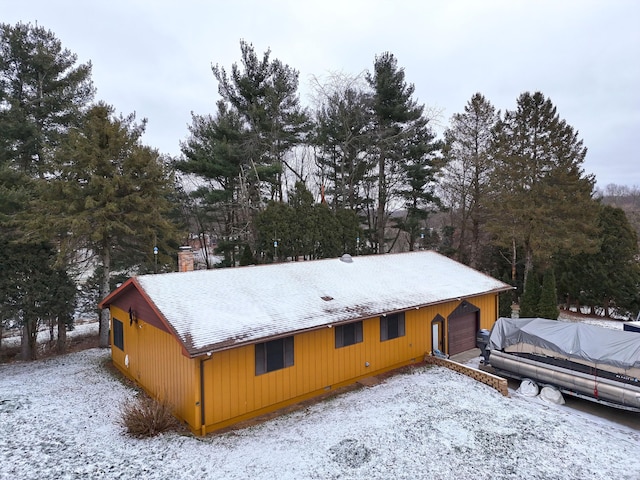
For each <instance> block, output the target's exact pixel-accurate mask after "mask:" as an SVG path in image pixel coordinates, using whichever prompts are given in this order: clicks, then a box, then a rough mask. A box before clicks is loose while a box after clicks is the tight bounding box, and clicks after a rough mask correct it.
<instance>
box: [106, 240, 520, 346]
mask: <svg viewBox="0 0 640 480" xmlns="http://www.w3.org/2000/svg"><path fill="white" fill-rule="evenodd" d="M131 282H132V283H133V284H134V285H136V286H137V288H138V289H139V290H140V291H141V292H142V293H143V295H144V296H145V297H146V299H147V301H150V302H151V303H152V304H153V305H154V307H155V308H154V309H155V310H156V312H158V313H159V315H160V316H161V317H162V319H163V320H164V321H166V323H167V324H168V325H169V326H170V327H171V329H172V330H173V331H174V332H175V333H176V334H177V336H178V337H179V339H180V340H181V341H182V343H183V345H184V346H185V348H186V350H187V352H188V353H189V355H192V356H195V355H197V354H202V353H204V352H208V351H215V350H220V349H224V348H229V347H232V346H237V345H241V344H245V343H252V342H255V341H258V340H260V339H264V338H271V337H276V336H279V335H286V334H290V333H292V332H298V331H304V330H310V329H315V328H319V327H322V326H325V325H330V324H335V323H340V322H347V321H353V320H357V319H362V318H369V317H375V316H378V315H381V314H383V313H390V312H394V311H400V310H407V309H411V308H418V307H421V306H425V305H431V304H435V303H441V302H445V301H448V300H456V299H462V298H465V297H471V296H476V295H481V294H484V293H489V292H499V291H505V290H509V289H511V286H509V285H507V284H505V283H503V282H500V281H498V280H496V279H494V278H491V277H489V276H487V275H484V274H483V273H480V272H478V271H476V270H474V269H472V268H470V267H467V266H465V265H462V264H460V263H458V262H456V261H454V260H451V259H450V258H447V257H445V256H443V255H440V254H438V253H435V252H432V251H423V252H409V253H398V254H387V255H371V256H357V257H353V258H352V262H350V263H349V262H345V261H342V260H341V259H337V258H336V259H326V260H315V261H307V262H290V263H280V264H271V265H261V266H253V267H241V268H224V269H215V270H197V271H192V272H180V273H167V274H159V275H144V276H139V277H134V278H133V279H131ZM127 285H130V282H127V283H126V284H124V285H123V286H122V287H120V289H119V290H122V289H124V288H126V287H127ZM117 296H118V290H116V291H114V292H113V293H112V294H111V295H109V297H107V298H106V299H105V300H104V301H103V302H102V305H103V306H104V305H108V304H110V303H113V302H112V300H113V299H114V298H116V297H117Z"/></svg>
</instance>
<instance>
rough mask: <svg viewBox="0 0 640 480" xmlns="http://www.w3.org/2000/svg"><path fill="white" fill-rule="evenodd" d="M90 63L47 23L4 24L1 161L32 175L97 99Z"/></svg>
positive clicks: (0, 29) (0, 41)
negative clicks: (66, 45)
mask: <svg viewBox="0 0 640 480" xmlns="http://www.w3.org/2000/svg"><path fill="white" fill-rule="evenodd" d="M90 76H91V63H86V64H81V65H78V64H77V56H76V55H75V54H73V53H71V52H70V51H69V50H67V49H63V48H62V45H61V43H60V41H59V40H58V39H57V38H56V37H55V35H54V34H53V33H52V32H51V31H48V30H46V29H44V28H43V27H40V26H37V25H36V26H33V25H31V24H23V23H18V24H16V25H15V26H11V25H8V24H1V25H0V165H3V164H7V163H8V164H10V165H12V166H13V167H14V168H15V169H17V170H19V171H22V172H24V173H25V174H27V175H29V176H32V177H43V176H45V175H46V174H47V172H49V171H50V166H49V164H48V162H49V161H50V160H51V158H52V152H53V151H54V150H55V148H56V147H57V146H58V145H59V144H60V141H61V139H62V137H63V136H64V134H65V133H66V132H67V131H68V129H69V128H70V127H72V126H77V125H78V122H79V120H80V116H81V113H82V111H83V109H84V108H85V107H86V106H87V105H88V104H89V102H90V101H91V99H92V98H93V94H94V89H93V85H92V83H91V77H90Z"/></svg>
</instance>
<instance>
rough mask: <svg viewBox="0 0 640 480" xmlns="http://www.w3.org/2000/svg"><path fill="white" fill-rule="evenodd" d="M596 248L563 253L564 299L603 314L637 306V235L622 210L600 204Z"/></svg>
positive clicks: (639, 306)
mask: <svg viewBox="0 0 640 480" xmlns="http://www.w3.org/2000/svg"><path fill="white" fill-rule="evenodd" d="M598 227H599V230H598V236H597V237H596V238H597V243H598V245H599V248H598V250H597V251H596V252H595V253H583V254H578V255H565V256H562V257H561V258H560V259H559V261H558V264H557V266H556V270H557V271H559V272H561V274H560V281H559V284H560V286H561V289H562V290H561V291H562V292H566V294H567V295H568V297H569V298H568V299H567V303H569V304H570V305H571V304H573V305H576V306H577V307H580V306H581V305H583V306H589V307H591V310H592V312H593V313H596V309H598V308H602V309H603V310H604V314H605V316H609V315H610V314H611V309H612V308H614V309H616V310H617V312H618V313H619V314H623V315H624V314H629V315H631V314H633V313H635V312H637V311H638V310H639V309H640V298H639V297H640V295H639V294H638V292H639V291H640V264H639V263H638V258H637V256H638V242H637V235H636V232H635V230H634V229H633V227H632V226H631V224H630V223H629V221H628V219H627V217H626V215H625V213H624V211H623V210H621V209H619V208H616V207H612V206H609V205H601V206H600V211H599V215H598Z"/></svg>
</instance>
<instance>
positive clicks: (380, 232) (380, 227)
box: [376, 153, 387, 253]
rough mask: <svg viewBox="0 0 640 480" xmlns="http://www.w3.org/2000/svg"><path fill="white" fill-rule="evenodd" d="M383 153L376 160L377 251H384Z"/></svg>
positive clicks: (384, 193) (384, 192)
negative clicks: (377, 160)
mask: <svg viewBox="0 0 640 480" xmlns="http://www.w3.org/2000/svg"><path fill="white" fill-rule="evenodd" d="M384 164H385V162H384V155H382V153H381V154H380V160H379V162H378V211H377V225H376V227H377V228H376V231H377V235H376V236H377V237H378V238H377V240H378V253H385V251H384V227H385V225H384V210H385V206H386V203H387V199H386V191H385V190H386V185H385V172H384V166H385V165H384Z"/></svg>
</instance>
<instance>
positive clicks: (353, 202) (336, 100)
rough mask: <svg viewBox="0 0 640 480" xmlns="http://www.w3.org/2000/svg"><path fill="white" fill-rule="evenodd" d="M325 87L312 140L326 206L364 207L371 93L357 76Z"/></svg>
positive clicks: (356, 208) (359, 209) (357, 209)
mask: <svg viewBox="0 0 640 480" xmlns="http://www.w3.org/2000/svg"><path fill="white" fill-rule="evenodd" d="M323 88H324V89H325V90H324V91H325V92H327V93H324V94H323V96H322V99H321V104H320V105H319V107H318V110H317V112H316V116H315V129H314V134H313V137H312V143H313V145H314V147H315V148H316V151H315V159H316V163H317V165H318V169H319V176H320V181H321V184H322V186H324V187H326V191H325V193H326V195H327V197H328V203H329V205H330V206H331V207H332V208H333V209H334V210H338V209H341V208H347V209H350V210H353V211H355V212H361V211H362V209H363V204H364V198H363V181H364V179H365V177H366V175H367V174H368V172H369V171H370V170H371V168H372V167H373V165H372V163H371V159H370V157H369V155H367V151H368V149H369V148H370V144H371V139H372V135H371V132H370V127H371V108H370V106H371V95H369V93H368V92H366V91H365V89H364V87H363V86H361V85H359V84H358V79H357V78H356V79H346V80H342V81H340V80H337V84H335V85H328V86H325V87H323Z"/></svg>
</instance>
